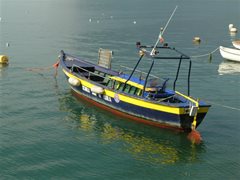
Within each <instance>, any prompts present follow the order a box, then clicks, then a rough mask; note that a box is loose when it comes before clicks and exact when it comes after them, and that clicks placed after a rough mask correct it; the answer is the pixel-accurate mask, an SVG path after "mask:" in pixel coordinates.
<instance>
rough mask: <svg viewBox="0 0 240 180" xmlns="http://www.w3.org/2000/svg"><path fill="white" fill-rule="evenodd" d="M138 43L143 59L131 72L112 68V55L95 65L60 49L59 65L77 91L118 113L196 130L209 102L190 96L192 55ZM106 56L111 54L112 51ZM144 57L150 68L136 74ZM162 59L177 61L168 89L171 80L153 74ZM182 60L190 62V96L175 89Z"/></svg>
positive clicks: (72, 87) (85, 98)
mask: <svg viewBox="0 0 240 180" xmlns="http://www.w3.org/2000/svg"><path fill="white" fill-rule="evenodd" d="M136 45H137V48H138V50H139V52H140V58H139V59H138V61H137V63H136V65H135V67H134V68H132V69H131V72H130V73H123V72H122V71H115V70H112V69H111V63H109V59H110V58H105V60H102V61H99V63H96V64H94V63H91V62H89V61H86V60H84V59H82V58H78V57H75V56H72V55H70V54H67V53H65V52H64V51H61V54H60V56H59V57H60V65H61V67H62V70H63V72H64V74H65V75H66V77H67V80H68V82H69V85H70V87H71V89H72V90H73V92H74V94H75V95H77V96H78V97H79V98H81V99H84V100H86V101H89V102H91V103H93V104H94V105H96V106H98V107H101V108H103V109H105V110H108V111H111V112H113V113H115V114H116V115H121V116H123V117H126V118H129V119H132V120H135V121H138V122H142V123H145V124H149V125H154V126H159V127H164V128H165V127H166V128H174V129H178V130H183V131H185V132H191V131H192V130H195V129H196V128H197V127H198V126H199V124H200V123H201V122H202V121H203V119H204V117H205V115H206V114H207V112H208V109H209V107H210V105H209V104H206V103H205V102H203V101H201V100H199V99H196V98H193V97H191V96H190V72H191V64H192V62H191V59H190V57H188V56H187V55H184V54H183V53H181V52H179V51H177V50H176V49H175V48H171V47H169V46H168V45H167V44H164V45H162V46H142V45H141V43H140V42H138V43H137V44H136ZM148 49H150V50H148ZM161 50H170V51H174V52H175V53H177V55H176V56H174V57H171V56H169V57H162V56H161V53H159V52H160V51H161ZM100 51H101V52H102V51H104V50H102V49H100ZM101 52H100V54H101ZM103 56H105V57H110V56H111V51H108V54H104V55H103ZM145 58H148V59H150V60H151V61H150V62H151V64H150V67H149V70H148V72H147V73H144V72H142V73H141V77H137V76H135V73H136V72H137V71H139V70H138V66H139V63H140V62H141V61H142V60H143V59H145ZM106 59H107V60H106ZM162 59H167V60H168V59H174V60H177V62H178V69H177V73H176V77H175V80H174V83H173V88H172V89H168V88H166V86H167V85H166V84H167V81H168V79H162V80H161V79H160V78H157V77H156V76H153V75H151V71H152V68H153V66H154V62H155V61H156V60H162ZM183 60H188V61H189V68H188V78H187V81H188V87H187V88H188V93H187V95H185V94H183V93H180V92H178V91H176V90H175V86H176V82H177V80H178V76H179V70H180V68H181V62H182V61H183ZM159 82H160V83H159Z"/></svg>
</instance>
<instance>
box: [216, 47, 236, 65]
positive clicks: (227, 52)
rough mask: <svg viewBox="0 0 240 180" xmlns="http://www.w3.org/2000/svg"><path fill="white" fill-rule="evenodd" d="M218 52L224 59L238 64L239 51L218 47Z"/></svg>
mask: <svg viewBox="0 0 240 180" xmlns="http://www.w3.org/2000/svg"><path fill="white" fill-rule="evenodd" d="M219 50H220V53H221V55H222V57H223V58H224V59H227V60H231V61H236V62H240V50H238V49H232V48H226V47H223V46H220V47H219Z"/></svg>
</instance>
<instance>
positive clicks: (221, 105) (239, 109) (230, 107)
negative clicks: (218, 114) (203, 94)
mask: <svg viewBox="0 0 240 180" xmlns="http://www.w3.org/2000/svg"><path fill="white" fill-rule="evenodd" d="M205 102H208V103H209V104H213V105H217V106H220V107H224V108H228V109H232V110H236V111H240V108H236V107H232V106H226V105H223V104H219V103H215V102H211V101H206V100H205Z"/></svg>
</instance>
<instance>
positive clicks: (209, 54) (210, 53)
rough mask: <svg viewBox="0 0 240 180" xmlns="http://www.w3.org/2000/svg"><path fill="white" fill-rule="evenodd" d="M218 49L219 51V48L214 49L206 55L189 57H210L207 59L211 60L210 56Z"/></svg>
mask: <svg viewBox="0 0 240 180" xmlns="http://www.w3.org/2000/svg"><path fill="white" fill-rule="evenodd" d="M218 49H219V47H218V48H216V49H214V50H213V51H211V52H209V53H207V54H202V55H197V56H190V58H200V57H204V56H210V57H209V58H210V59H211V58H212V57H211V56H212V54H213V53H215V52H216V51H217V50H218Z"/></svg>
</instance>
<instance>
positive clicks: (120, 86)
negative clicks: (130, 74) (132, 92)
mask: <svg viewBox="0 0 240 180" xmlns="http://www.w3.org/2000/svg"><path fill="white" fill-rule="evenodd" d="M123 87H124V83H121V84H120V85H119V87H118V90H119V91H122V90H123Z"/></svg>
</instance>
